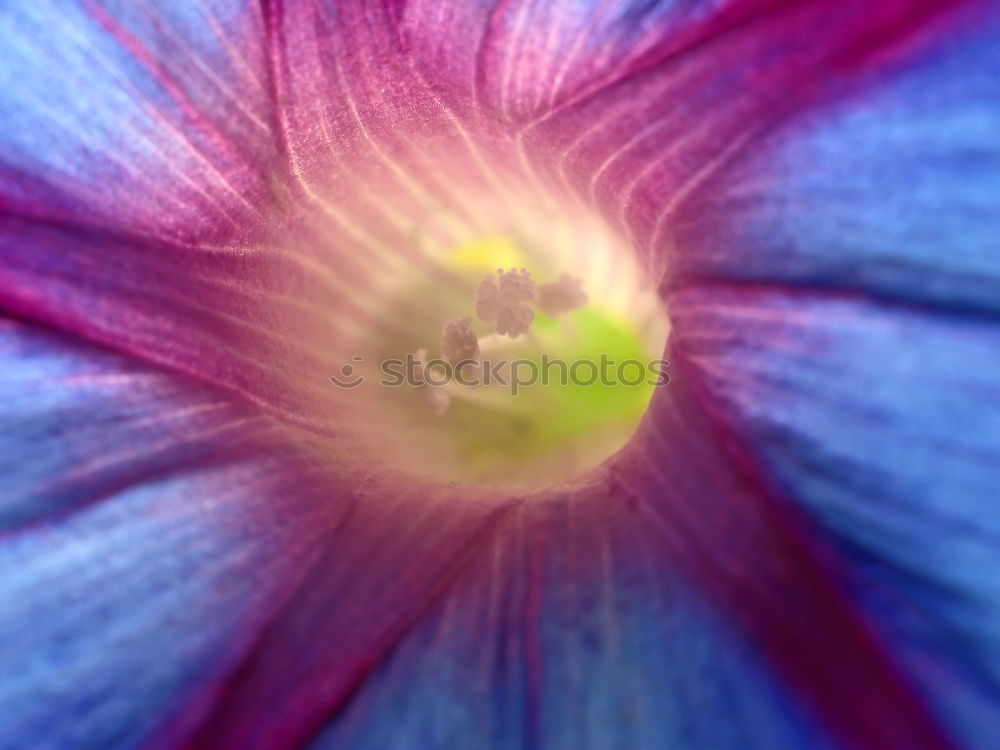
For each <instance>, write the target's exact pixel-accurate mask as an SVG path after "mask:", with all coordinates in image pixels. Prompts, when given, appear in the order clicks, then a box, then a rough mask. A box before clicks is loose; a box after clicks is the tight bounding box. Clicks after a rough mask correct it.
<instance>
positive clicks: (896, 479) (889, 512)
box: [673, 287, 1000, 748]
mask: <svg viewBox="0 0 1000 750" xmlns="http://www.w3.org/2000/svg"><path fill="white" fill-rule="evenodd" d="M673 309H674V315H675V320H676V323H677V327H676V328H675V331H676V336H677V339H676V341H677V343H676V346H677V350H678V352H677V357H679V358H681V359H682V361H685V362H689V363H690V366H691V367H692V368H693V369H694V371H695V372H696V373H697V374H698V376H699V379H700V380H701V382H702V384H703V387H704V389H705V391H706V393H707V402H708V408H710V409H711V411H712V413H713V414H714V415H715V417H716V418H717V419H719V420H720V421H721V422H723V423H725V424H727V425H728V427H729V428H730V429H731V430H733V431H734V433H735V435H736V437H737V439H738V440H739V441H740V442H741V444H743V445H746V446H748V449H749V450H750V451H751V452H752V454H753V455H754V456H755V460H757V461H758V462H759V463H760V464H761V465H762V468H763V469H764V471H765V472H766V473H767V474H768V475H770V476H772V477H774V479H775V481H776V482H777V483H778V484H779V486H780V487H781V488H782V489H783V490H784V492H785V493H786V495H787V497H789V498H794V500H795V502H796V503H797V504H798V505H799V506H800V507H801V508H802V509H804V510H805V511H806V512H807V513H808V515H809V516H810V518H811V519H812V523H813V524H815V526H816V527H817V528H819V529H821V530H822V531H823V532H824V533H825V534H827V535H829V537H830V538H831V539H833V540H834V541H835V543H836V546H837V550H838V552H839V554H840V557H841V559H842V560H843V561H844V564H845V565H846V566H847V567H848V569H849V573H848V575H847V580H849V581H850V587H851V589H852V596H853V597H854V598H855V600H856V601H857V602H858V603H859V606H861V607H862V608H863V609H864V611H865V613H866V615H867V617H868V619H869V621H870V622H872V623H874V624H876V626H877V627H878V629H879V630H880V631H881V632H882V634H883V637H884V640H885V642H886V643H889V644H891V647H892V650H893V651H894V653H895V656H896V658H897V659H898V660H899V662H900V663H901V664H902V665H903V666H904V668H905V671H906V674H907V675H908V677H909V678H910V679H911V680H913V682H914V683H915V684H916V685H917V686H918V689H919V690H920V691H921V692H922V693H923V695H924V697H925V699H926V700H927V701H928V702H930V703H931V704H932V705H933V707H934V709H935V712H936V713H937V715H938V716H939V717H940V718H941V719H943V720H944V721H945V722H946V723H947V724H948V725H949V726H950V727H951V729H952V731H953V732H954V735H955V736H956V737H959V738H961V740H962V742H963V745H964V746H969V747H982V748H989V747H993V746H995V745H996V743H997V741H998V739H1000V722H998V720H997V712H996V696H997V695H998V691H1000V660H998V650H997V643H998V639H1000V587H998V586H997V582H996V578H995V576H993V575H992V573H991V571H993V570H995V569H996V567H997V566H998V565H1000V552H998V550H1000V545H998V543H997V540H998V533H1000V517H998V515H997V511H996V503H995V495H996V486H997V462H998V459H1000V447H998V446H1000V432H998V425H1000V409H998V407H997V404H998V400H997V398H996V394H997V393H998V392H1000V380H998V378H997V375H996V373H997V372H998V371H1000V331H998V330H997V326H996V325H995V324H994V323H992V322H986V321H979V320H976V319H971V318H962V317H958V316H951V317H945V316H943V315H942V316H933V315H930V314H927V313H926V312H922V311H920V310H918V309H912V308H905V307H883V306H880V305H878V304H875V303H872V302H870V301H865V300H858V299H855V298H854V297H852V296H851V295H844V296H833V295H830V296H827V297H826V298H814V297H812V296H810V295H808V294H804V293H802V292H798V291H785V290H774V289H741V288H739V287H735V288H722V287H719V288H712V287H704V288H699V289H691V290H689V291H686V292H683V293H679V294H677V295H675V297H674V305H673Z"/></svg>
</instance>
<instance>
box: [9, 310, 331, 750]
mask: <svg viewBox="0 0 1000 750" xmlns="http://www.w3.org/2000/svg"><path fill="white" fill-rule="evenodd" d="M0 341H2V349H3V351H4V352H5V354H9V353H11V352H17V354H18V356H17V357H11V358H5V360H4V363H5V364H4V368H3V370H2V372H0V393H2V394H3V398H2V399H0V435H2V436H3V438H2V439H3V470H2V472H0V476H2V477H3V485H2V491H0V497H2V499H3V500H2V503H0V521H2V530H0V541H2V543H0V600H2V601H3V602H4V605H3V607H2V608H0V662H2V663H3V664H4V668H5V674H4V679H3V680H2V681H0V704H2V705H3V707H4V709H3V712H2V715H0V737H2V738H4V739H3V741H2V743H3V744H9V743H11V742H14V743H15V744H16V745H17V746H20V747H25V746H30V747H39V748H50V747H51V748H55V747H80V748H104V747H111V746H137V745H140V744H143V743H144V742H147V741H149V739H150V738H152V737H153V736H156V735H162V733H163V729H164V725H165V724H167V723H168V722H169V721H170V719H171V717H172V716H173V715H174V714H175V713H176V712H178V711H179V710H180V709H181V708H182V707H183V706H185V705H186V704H187V703H188V702H189V701H191V700H192V699H193V698H194V697H195V696H197V695H199V694H200V693H201V691H203V690H204V689H205V686H206V685H208V684H211V683H212V682H213V680H217V679H221V676H222V675H225V674H227V673H228V670H229V669H231V668H232V665H233V664H234V663H238V660H239V658H240V656H241V654H242V653H243V651H244V650H245V649H246V648H247V646H248V644H249V643H250V642H252V640H253V639H254V638H255V637H256V635H257V634H258V633H259V631H260V630H261V629H262V628H264V627H265V626H266V624H267V622H268V621H269V619H270V618H271V617H272V616H273V614H274V613H275V612H276V611H278V610H280V608H281V607H282V606H283V604H284V602H285V601H286V600H287V598H288V594H289V592H290V590H291V588H292V587H293V586H294V584H295V581H297V580H299V578H300V576H301V571H302V570H305V569H307V568H308V567H309V565H311V564H312V563H313V562H314V561H315V560H316V559H317V556H318V554H319V553H320V552H321V551H322V546H321V545H323V544H324V543H325V541H326V540H327V539H328V537H329V534H330V533H331V530H332V529H333V528H334V526H335V524H336V523H337V521H338V517H339V516H340V515H341V514H342V513H343V512H344V510H345V506H344V504H343V503H339V502H330V495H329V494H328V493H331V492H336V489H335V488H336V484H334V483H332V482H330V481H329V478H328V477H321V475H322V472H321V471H318V470H317V468H316V465H315V462H314V461H313V462H310V461H309V460H307V458H306V457H305V456H303V455H301V454H296V452H295V451H293V450H291V449H289V448H288V446H287V445H286V444H283V443H282V442H281V441H279V440H276V437H277V436H278V434H280V430H279V429H276V425H275V423H274V422H273V421H272V420H270V419H268V418H266V417H263V416H262V415H260V414H259V413H258V412H257V411H256V410H248V409H247V408H246V407H245V406H241V405H239V404H238V403H232V402H229V401H227V400H226V397H225V396H224V395H221V394H219V393H218V392H213V391H211V390H209V389H205V388H203V387H198V386H194V385H192V384H189V383H187V384H186V383H184V382H183V381H179V380H178V379H176V378H174V377H171V376H167V375H165V374H163V373H162V372H159V371H156V370H154V369H150V368H144V367H141V366H137V365H135V364H134V363H130V362H129V361H127V360H123V359H122V358H120V357H118V356H116V355H113V354H110V353H108V352H104V351H101V350H99V349H96V348H93V347H89V346H81V345H79V344H75V343H73V342H70V341H67V340H65V339H63V338H61V337H58V336H55V335H53V334H51V333H48V332H44V331H40V330H38V329H37V328H35V327H32V326H27V325H24V324H19V323H11V322H5V323H3V325H2V326H0ZM192 718H197V715H196V714H194V713H191V714H188V715H185V716H183V717H181V718H179V719H177V721H178V722H180V723H185V722H189V721H191V720H192ZM15 738H16V739H15Z"/></svg>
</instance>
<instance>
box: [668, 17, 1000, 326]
mask: <svg viewBox="0 0 1000 750" xmlns="http://www.w3.org/2000/svg"><path fill="white" fill-rule="evenodd" d="M978 10H979V12H976V13H972V14H970V19H971V20H970V19H967V20H966V21H965V23H964V24H963V25H962V26H960V27H959V33H955V34H951V35H948V36H946V37H944V38H943V39H941V40H940V41H938V42H936V43H935V44H934V45H933V46H932V47H930V48H929V49H928V50H927V51H926V53H925V56H924V57H921V58H918V59H911V60H909V61H908V62H907V63H906V64H905V65H903V66H899V67H898V68H897V69H895V70H892V71H890V72H889V74H888V75H886V74H883V75H882V76H881V80H880V81H878V84H877V85H875V83H872V84H869V85H868V86H866V87H865V89H864V90H863V91H862V92H860V93H858V94H856V95H854V96H852V97H849V98H848V99H846V100H844V101H839V102H836V103H833V104H831V105H829V106H825V107H823V108H821V109H819V110H817V111H815V112H813V113H811V114H810V115H809V116H808V117H804V118H800V119H799V120H797V121H793V122H791V123H789V124H788V125H787V126H786V127H784V128H779V129H776V130H775V131H774V132H773V133H772V134H771V135H769V137H767V138H766V139H763V140H762V141H760V142H759V143H758V144H757V146H756V147H755V149H754V151H753V153H751V154H747V158H745V159H742V160H738V161H735V162H733V164H732V167H731V168H729V169H726V170H723V171H722V172H721V173H720V174H718V176H717V178H716V179H714V180H711V181H709V182H707V183H706V184H704V186H703V187H702V189H700V190H697V191H694V192H693V193H692V195H691V196H690V199H689V200H688V201H687V203H686V204H685V205H684V206H683V207H682V208H680V209H679V210H678V218H677V221H676V224H675V225H674V234H675V241H676V249H675V251H674V252H673V253H672V254H671V256H670V258H669V261H670V268H669V270H668V271H667V274H666V276H665V282H666V283H667V284H668V285H671V286H675V287H680V286H683V285H684V284H686V283H691V282H697V281H698V279H700V278H707V279H709V280H711V279H719V278H725V279H729V280H733V281H761V282H765V283H781V284H795V285H801V286H815V287H821V288H829V287H838V288H842V289H853V290H856V291H858V292H860V293H862V294H864V295H868V296H874V297H878V298H882V299H886V300H887V301H893V300H896V301H906V302H911V303H916V304H926V305H932V306H935V307H945V308H951V309H958V308H960V309H964V310H968V311H970V312H971V311H976V310H979V311H983V312H986V311H989V312H991V313H992V312H995V311H996V309H997V307H996V305H997V300H998V299H1000V295H998V292H997V283H998V280H997V274H998V272H1000V269H998V266H997V263H996V256H995V252H994V250H995V242H996V237H997V236H998V235H1000V214H998V212H997V211H996V210H995V205H994V204H995V196H996V195H997V193H998V191H1000V138H998V134H1000V110H998V108H997V106H996V102H997V101H998V98H1000V81H998V80H997V77H996V76H994V75H992V73H991V71H993V70H995V69H996V68H997V66H998V65H1000V47H998V45H997V39H998V38H1000V13H997V12H996V7H995V6H987V7H985V8H979V9H978Z"/></svg>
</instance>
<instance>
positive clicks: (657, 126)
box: [519, 1, 964, 274]
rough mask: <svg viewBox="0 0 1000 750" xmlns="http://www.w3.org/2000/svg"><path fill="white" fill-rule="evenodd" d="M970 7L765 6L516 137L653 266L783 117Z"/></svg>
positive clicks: (867, 76) (848, 87) (901, 55)
mask: <svg viewBox="0 0 1000 750" xmlns="http://www.w3.org/2000/svg"><path fill="white" fill-rule="evenodd" d="M833 5H835V6H836V7H835V8H834V7H832V6H833ZM963 10H964V9H963V8H962V7H960V4H952V3H923V2H912V1H901V2H880V3H877V4H874V5H873V4H871V3H860V2H859V3H855V2H848V3H836V4H827V3H823V2H810V3H778V4H767V5H759V6H757V8H756V12H754V13H752V14H750V16H749V17H747V18H745V19H743V21H742V22H740V23H735V24H732V26H731V27H730V26H726V25H724V24H723V25H721V26H720V27H718V28H716V29H715V31H716V32H717V33H714V34H709V35H707V36H706V37H705V38H704V39H701V40H699V42H698V44H697V45H695V46H693V47H691V48H690V49H683V50H681V51H679V52H678V54H676V55H674V56H668V57H666V58H665V59H663V60H661V61H659V62H658V63H657V64H656V65H649V66H647V67H641V68H639V69H637V70H635V71H633V73H632V74H631V75H629V76H626V77H623V78H621V79H620V80H616V81H614V82H613V84H612V85H609V86H606V87H604V88H601V89H599V90H597V91H595V92H593V93H591V94H590V95H588V96H586V97H583V98H581V99H580V100H579V101H575V100H574V101H570V102H568V103H567V104H565V105H563V106H561V107H556V108H555V109H553V110H552V111H551V112H548V113H547V114H545V115H544V116H542V117H540V118H537V119H536V120H535V121H533V122H531V123H529V124H528V125H526V126H525V127H523V128H522V129H521V131H520V133H519V139H520V142H521V144H522V150H523V152H524V153H525V154H526V158H527V159H528V160H529V161H530V163H531V164H533V165H534V166H535V168H536V169H538V171H540V172H542V173H543V174H545V175H546V177H548V178H549V179H552V180H554V181H556V182H557V184H558V183H561V184H563V185H565V186H567V187H569V188H571V189H573V190H574V191H575V192H576V193H577V194H578V195H580V197H581V198H582V199H583V200H584V201H586V202H587V203H590V204H592V205H595V206H596V207H598V208H600V209H601V210H602V212H603V214H604V215H605V217H606V218H607V220H608V221H609V222H610V223H611V224H612V226H614V227H616V228H617V229H619V230H620V231H621V232H622V233H623V234H624V236H626V237H627V238H628V239H629V240H631V241H632V243H633V245H634V246H635V247H636V249H637V250H638V251H639V252H640V253H641V254H642V256H643V257H644V258H645V259H646V260H647V261H648V263H649V265H650V266H651V267H653V269H654V271H655V272H656V273H657V274H659V273H661V272H662V271H663V266H664V265H665V263H666V262H667V260H669V258H670V256H671V253H672V251H674V250H676V251H677V253H680V252H687V251H686V249H685V250H681V249H680V248H681V243H680V242H679V241H675V237H674V234H675V232H677V231H680V230H681V229H682V228H683V222H684V221H685V220H686V218H685V217H684V216H681V209H682V208H683V207H684V206H685V205H686V203H687V200H688V198H689V196H690V195H691V194H692V193H694V192H695V191H698V189H699V188H700V187H702V186H704V189H705V190H706V191H708V190H709V189H711V188H712V187H713V186H714V185H715V184H716V183H717V178H719V174H718V173H719V172H721V171H723V170H725V169H726V168H727V167H728V166H729V165H730V164H733V163H741V162H742V161H743V160H744V159H745V158H747V157H748V155H750V154H752V153H754V149H755V148H756V145H757V143H758V141H759V140H760V139H761V138H762V137H763V136H764V135H765V134H766V133H768V132H770V131H771V130H773V129H774V128H776V127H778V126H779V125H780V124H781V123H783V122H786V121H787V120H789V119H790V118H795V117H797V116H800V115H801V114H802V113H803V112H808V111H811V110H812V109H813V108H815V107H816V106H817V105H819V104H822V103H825V102H829V101H832V100H836V99H839V98H841V97H843V96H845V95H847V94H848V93H850V92H853V91H856V90H857V89H858V88H859V87H861V86H863V85H865V84H866V83H869V84H870V82H871V79H872V78H873V77H876V78H877V77H878V76H880V75H884V71H885V70H886V68H887V67H889V66H890V65H892V64H898V62H899V60H902V59H910V58H911V57H912V56H913V55H915V54H917V53H918V52H921V51H924V50H926V49H927V46H928V45H929V44H931V42H932V41H933V40H934V39H936V38H937V36H940V35H945V34H953V33H954V29H953V26H954V25H955V24H957V23H958V21H957V20H956V19H957V18H958V17H959V16H961V15H962V11H963ZM720 18H725V14H724V13H723V14H720ZM683 239H686V237H685V238H683ZM677 253H674V254H677Z"/></svg>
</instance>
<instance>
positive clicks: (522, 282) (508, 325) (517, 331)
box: [476, 268, 535, 339]
mask: <svg viewBox="0 0 1000 750" xmlns="http://www.w3.org/2000/svg"><path fill="white" fill-rule="evenodd" d="M534 299H535V282H534V280H533V279H532V278H531V274H530V273H528V271H527V270H526V269H524V268H522V269H520V270H518V269H516V268H512V269H510V270H509V271H504V270H503V269H502V268H498V269H497V276H496V277H494V276H487V277H486V278H485V279H483V280H482V282H481V283H480V284H479V288H478V289H477V290H476V315H477V316H478V317H479V319H480V320H482V321H483V322H484V323H494V324H496V332H497V333H499V334H501V335H506V336H510V338H512V339H516V338H517V337H518V336H520V335H521V334H522V333H527V331H528V329H529V328H530V327H531V322H532V321H533V320H534V319H535V313H534V311H533V310H532V309H531V308H530V307H529V306H528V305H527V304H526V303H528V302H532V301H534Z"/></svg>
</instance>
